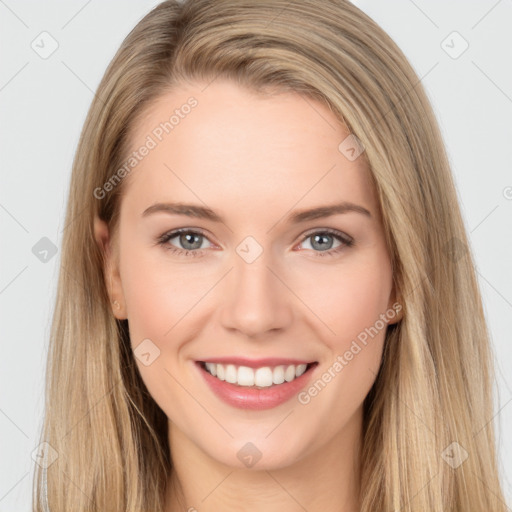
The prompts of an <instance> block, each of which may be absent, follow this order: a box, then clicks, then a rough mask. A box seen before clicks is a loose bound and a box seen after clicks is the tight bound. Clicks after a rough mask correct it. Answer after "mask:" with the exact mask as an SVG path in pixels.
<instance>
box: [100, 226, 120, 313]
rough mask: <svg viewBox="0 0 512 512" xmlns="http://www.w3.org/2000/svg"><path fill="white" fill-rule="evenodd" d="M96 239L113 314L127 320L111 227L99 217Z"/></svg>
mask: <svg viewBox="0 0 512 512" xmlns="http://www.w3.org/2000/svg"><path fill="white" fill-rule="evenodd" d="M94 237H95V239H96V243H97V244H98V247H99V249H100V252H101V254H102V257H103V265H104V267H103V272H104V275H105V286H106V288H107V292H108V296H109V297H110V303H111V307H112V312H113V314H114V316H115V317H116V318H117V319H118V320H125V319H126V318H127V317H126V312H125V306H124V304H125V301H124V295H123V288H122V286H121V277H120V274H119V268H118V262H117V259H116V258H115V254H114V251H113V248H112V240H111V237H110V231H109V227H108V224H107V223H106V222H105V221H104V220H102V219H100V218H98V217H95V219H94Z"/></svg>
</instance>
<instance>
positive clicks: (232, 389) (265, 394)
mask: <svg viewBox="0 0 512 512" xmlns="http://www.w3.org/2000/svg"><path fill="white" fill-rule="evenodd" d="M234 360H235V359H229V361H234ZM238 360H240V359H238ZM210 361H211V362H214V361H213V360H208V362H210ZM260 361H270V360H267V359H266V360H260ZM277 361H284V360H283V359H281V360H277ZM286 361H289V360H288V359H287V360H286ZM215 362H216V361H215ZM253 362H254V361H253ZM259 364H260V363H258V365H259ZM291 364H295V363H291ZM298 364H299V363H298ZM247 366H248V365H247ZM269 366H270V365H269ZM315 366H318V365H317V364H316V363H315V364H314V365H312V366H311V368H308V369H307V371H306V372H305V373H303V374H302V375H301V376H300V377H297V378H296V379H294V380H292V381H291V382H284V383H283V384H278V385H272V386H269V387H267V388H262V389H258V388H249V387H243V386H237V385H236V384H230V383H229V382H226V381H223V380H219V379H217V377H214V376H213V375H211V374H210V373H209V372H208V371H206V370H205V369H204V368H203V363H201V362H196V367H197V368H198V370H199V372H200V373H201V375H202V376H203V378H204V380H205V381H206V383H207V384H208V386H209V387H210V389H211V390H212V391H213V392H214V393H215V394H216V395H217V396H218V397H219V398H220V399H221V400H223V401H224V402H226V403H227V404H229V405H231V406H233V407H237V408H238V409H251V410H264V409H271V408H272V407H277V406H278V405H281V404H283V403H285V402H287V401H288V400H290V399H291V398H292V397H293V396H296V395H297V394H298V393H299V391H300V390H301V389H303V388H304V387H305V386H306V384H307V383H308V381H309V380H310V379H311V376H312V374H313V372H314V367H315Z"/></svg>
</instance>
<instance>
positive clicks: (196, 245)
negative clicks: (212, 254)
mask: <svg viewBox="0 0 512 512" xmlns="http://www.w3.org/2000/svg"><path fill="white" fill-rule="evenodd" d="M175 238H176V241H177V244H179V245H180V246H181V247H176V246H175V245H174V244H171V243H170V242H171V240H173V239H175ZM205 240H208V239H207V238H206V236H205V235H204V233H202V232H201V231H196V230H193V229H186V228H182V229H176V230H174V231H171V232H169V233H164V234H163V235H162V236H161V237H159V238H158V240H157V243H158V244H159V245H161V246H162V247H164V248H165V249H166V250H168V251H171V252H173V253H175V254H180V255H184V256H201V255H202V253H203V250H202V249H205V247H204V246H203V242H204V241H205ZM206 248H207V247H206Z"/></svg>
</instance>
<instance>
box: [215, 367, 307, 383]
mask: <svg viewBox="0 0 512 512" xmlns="http://www.w3.org/2000/svg"><path fill="white" fill-rule="evenodd" d="M205 367H206V370H207V371H208V372H209V373H210V374H211V375H213V376H214V377H217V378H218V379H219V380H225V381H226V382H229V383H231V384H236V385H238V386H245V387H254V386H256V387H260V388H266V387H269V386H272V385H277V384H282V383H283V382H285V381H286V382H291V381H292V380H294V379H296V378H297V377H300V376H301V375H302V374H303V373H304V372H305V371H306V368H307V364H299V365H293V364H291V365H288V366H283V365H280V366H275V367H274V368H271V367H270V366H263V367H261V368H256V369H254V368H249V367H248V366H235V365H234V364H227V365H223V364H217V363H205Z"/></svg>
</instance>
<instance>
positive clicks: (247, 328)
mask: <svg viewBox="0 0 512 512" xmlns="http://www.w3.org/2000/svg"><path fill="white" fill-rule="evenodd" d="M271 253H272V251H271V250H270V249H269V248H265V249H264V248H263V246H262V245H261V244H259V243H258V242H257V241H256V240H255V239H254V238H253V237H247V238H246V239H244V240H243V241H242V242H241V243H240V244H239V245H238V246H237V248H236V254H234V255H233V266H234V268H233V271H232V272H230V274H229V276H228V280H227V286H226V289H225V294H226V295H225V300H224V301H223V306H222V308H223V311H222V315H221V318H222V323H223V325H224V327H225V328H228V329H236V330H238V331H240V332H242V333H244V334H246V335H248V336H258V335H260V334H264V333H266V332H267V331H270V330H275V329H282V328H284V327H286V326H287V325H288V324H289V322H291V319H292V312H291V300H290V299H291V298H290V296H289V293H287V290H286V287H285V286H284V285H283V283H281V282H280V280H279V279H278V278H277V277H276V275H275V273H278V272H276V270H275V268H274V267H276V265H275V264H274V263H273V261H272V257H271ZM269 267H270V268H269ZM270 269H272V271H271V270H270Z"/></svg>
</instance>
